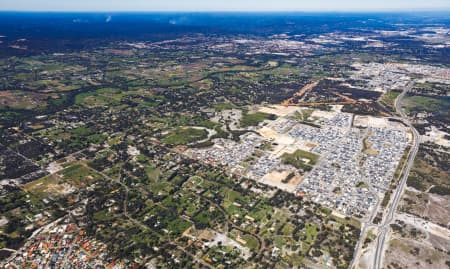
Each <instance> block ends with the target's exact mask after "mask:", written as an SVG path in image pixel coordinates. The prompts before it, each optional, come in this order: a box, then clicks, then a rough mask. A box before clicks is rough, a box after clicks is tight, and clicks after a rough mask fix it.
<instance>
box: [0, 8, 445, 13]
mask: <svg viewBox="0 0 450 269" xmlns="http://www.w3.org/2000/svg"><path fill="white" fill-rule="evenodd" d="M0 12H2V13H5V12H17V13H447V12H448V13H450V7H446V8H429V9H422V8H415V9H406V10H405V9H401V8H393V9H372V10H368V9H367V10H366V9H361V10H357V9H349V10H313V9H311V10H300V9H299V10H238V9H236V10H219V9H218V10H7V9H5V10H2V9H0Z"/></svg>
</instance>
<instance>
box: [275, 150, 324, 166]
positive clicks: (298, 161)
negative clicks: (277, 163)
mask: <svg viewBox="0 0 450 269" xmlns="http://www.w3.org/2000/svg"><path fill="white" fill-rule="evenodd" d="M281 159H282V160H283V163H285V164H290V165H292V166H294V167H295V168H298V169H304V170H307V171H308V170H311V168H312V167H313V166H314V165H315V164H316V163H317V160H318V159H319V156H318V155H316V154H314V153H311V152H307V151H304V150H301V149H298V150H296V151H295V152H294V153H292V154H289V153H284V154H283V155H281ZM305 159H307V160H309V162H308V161H305Z"/></svg>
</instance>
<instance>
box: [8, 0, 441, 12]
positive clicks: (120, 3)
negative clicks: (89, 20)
mask: <svg viewBox="0 0 450 269" xmlns="http://www.w3.org/2000/svg"><path fill="white" fill-rule="evenodd" d="M0 10H4V11H5V10H6V11H106V12H118V11H189V12H190V11H431V10H437V11H443V10H447V11H448V10H450V0H0Z"/></svg>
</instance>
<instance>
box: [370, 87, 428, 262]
mask: <svg viewBox="0 0 450 269" xmlns="http://www.w3.org/2000/svg"><path fill="white" fill-rule="evenodd" d="M413 85H414V83H410V84H409V85H408V86H407V87H406V88H405V89H404V90H403V92H402V93H401V94H400V95H399V96H398V97H397V99H395V109H396V110H397V112H398V113H399V114H400V116H401V118H402V119H403V122H405V123H406V124H407V125H408V126H409V128H410V129H411V132H412V135H413V145H412V147H411V151H410V154H409V159H408V163H407V165H406V167H405V169H404V170H403V176H402V178H401V180H400V183H399V186H398V188H397V190H396V192H395V195H394V199H393V200H392V203H391V205H390V207H389V209H388V213H387V215H386V218H385V220H384V222H383V224H382V225H381V226H380V233H379V234H378V238H377V245H376V250H375V257H374V261H373V267H372V268H373V269H380V268H381V267H382V265H383V264H382V258H383V253H384V244H385V242H386V237H387V232H388V230H389V225H390V224H391V222H392V221H393V220H394V214H395V211H396V210H397V207H398V203H399V202H400V198H401V196H402V194H403V191H404V189H405V187H406V181H407V179H408V176H409V172H410V171H411V168H412V166H413V164H414V159H415V157H416V155H417V152H418V150H419V143H420V141H419V133H418V132H417V130H416V129H415V128H414V126H413V125H412V124H411V123H410V122H409V120H408V117H407V115H406V114H405V112H404V111H403V109H402V108H401V99H402V98H403V97H404V96H405V94H406V93H407V92H408V91H409V90H410V89H411V88H412V86H413Z"/></svg>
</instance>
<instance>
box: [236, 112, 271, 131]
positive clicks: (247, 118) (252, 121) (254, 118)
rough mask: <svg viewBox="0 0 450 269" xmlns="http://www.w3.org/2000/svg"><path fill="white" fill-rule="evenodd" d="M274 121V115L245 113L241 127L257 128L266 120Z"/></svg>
mask: <svg viewBox="0 0 450 269" xmlns="http://www.w3.org/2000/svg"><path fill="white" fill-rule="evenodd" d="M269 119H274V115H271V114H267V113H263V112H255V113H251V114H248V113H244V114H243V115H242V119H241V127H244V128H245V127H250V126H257V125H258V124H259V123H261V122H263V121H264V120H269Z"/></svg>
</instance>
